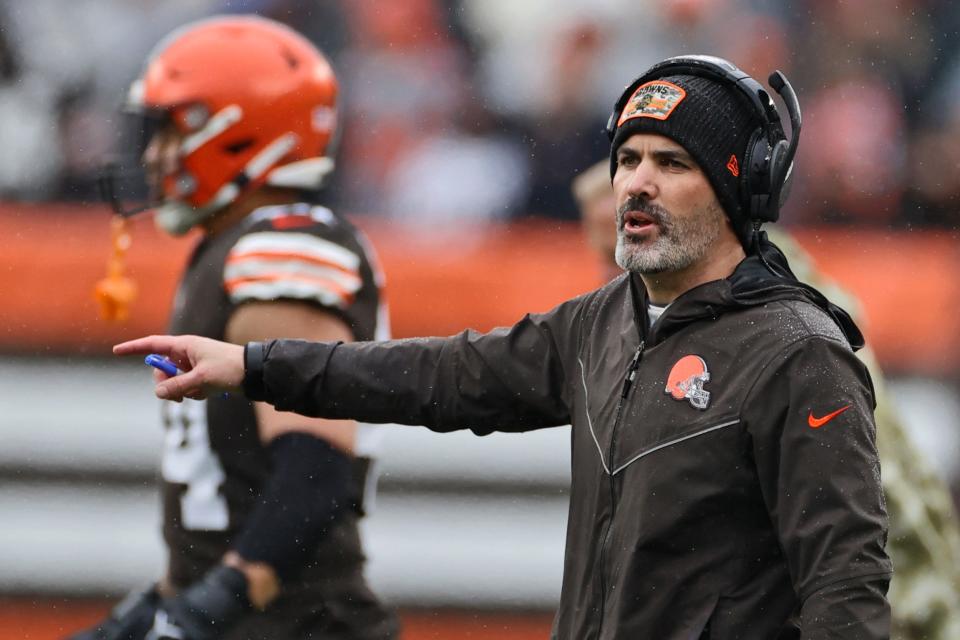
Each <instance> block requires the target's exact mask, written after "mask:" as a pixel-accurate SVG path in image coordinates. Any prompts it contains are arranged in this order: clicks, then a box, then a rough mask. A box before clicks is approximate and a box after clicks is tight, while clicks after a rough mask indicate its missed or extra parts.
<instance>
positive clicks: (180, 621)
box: [146, 565, 251, 640]
mask: <svg viewBox="0 0 960 640" xmlns="http://www.w3.org/2000/svg"><path fill="white" fill-rule="evenodd" d="M250 609H251V606H250V600H249V599H248V598H247V578H246V576H244V575H243V572H241V571H240V570H238V569H234V568H233V567H228V566H225V565H219V566H217V567H215V568H213V569H211V570H210V571H209V572H207V575H205V576H204V577H203V580H201V581H200V582H198V583H196V584H194V585H193V586H191V587H189V588H187V589H186V590H185V591H183V592H182V593H180V594H179V595H177V596H176V597H173V598H170V599H168V600H164V601H163V603H162V604H161V605H160V607H159V608H158V609H157V612H156V615H155V616H154V619H153V627H152V628H151V629H150V633H148V634H147V636H146V640H213V639H214V638H219V637H220V636H222V635H223V634H224V633H225V632H226V631H227V629H229V628H230V627H231V626H233V624H234V623H235V622H236V621H237V620H239V619H240V617H241V616H243V614H245V613H246V612H247V611H249V610H250Z"/></svg>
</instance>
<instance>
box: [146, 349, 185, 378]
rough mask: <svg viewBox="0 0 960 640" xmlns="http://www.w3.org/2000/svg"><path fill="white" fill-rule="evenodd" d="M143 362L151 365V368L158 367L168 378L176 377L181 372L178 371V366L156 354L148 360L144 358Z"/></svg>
mask: <svg viewBox="0 0 960 640" xmlns="http://www.w3.org/2000/svg"><path fill="white" fill-rule="evenodd" d="M143 361H144V362H145V363H147V364H148V365H150V366H151V367H156V368H157V369H160V371H163V372H164V373H165V374H167V375H168V376H175V375H177V374H178V373H180V370H179V369H177V365H175V364H173V363H172V362H170V361H169V360H167V359H166V358H164V357H163V356H161V355H159V354H156V353H151V354H150V355H148V356H147V357H146V358H144V359H143Z"/></svg>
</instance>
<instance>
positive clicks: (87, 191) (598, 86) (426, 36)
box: [0, 0, 960, 228]
mask: <svg viewBox="0 0 960 640" xmlns="http://www.w3.org/2000/svg"><path fill="white" fill-rule="evenodd" d="M251 12H252V13H259V14H261V15H265V16H269V17H271V18H274V19H277V20H280V21H283V22H286V23H288V24H290V25H291V26H293V27H294V28H296V29H298V30H299V31H301V32H302V33H304V34H305V35H306V36H307V37H308V38H310V39H311V40H313V41H314V42H316V43H317V44H318V45H319V46H320V47H321V48H322V49H323V50H324V51H325V52H326V53H327V55H328V56H329V57H330V59H331V60H332V62H333V64H334V66H335V68H336V69H337V72H338V74H339V77H340V81H341V89H342V95H343V100H342V103H341V104H342V106H343V109H342V110H341V113H340V116H341V119H342V120H341V121H342V123H343V125H344V126H343V128H342V131H341V139H340V143H339V152H338V163H339V165H340V170H339V171H338V172H337V174H336V184H335V185H334V189H332V190H331V192H330V193H331V195H332V197H333V198H334V199H335V200H336V202H335V204H336V205H337V206H338V207H339V208H340V210H341V211H345V212H347V213H353V214H378V215H384V216H391V217H394V218H397V219H400V220H404V221H408V222H411V223H415V224H423V225H425V226H429V227H436V226H444V225H447V226H449V225H453V224H462V223H473V222H484V221H488V220H507V219H516V218H520V217H525V216H534V215H535V216H547V217H552V218H555V219H570V218H574V217H576V215H577V207H576V204H575V202H574V201H573V198H572V195H571V193H570V189H569V182H570V180H571V178H572V177H573V176H574V175H576V174H577V173H578V172H580V171H581V170H583V169H585V168H586V167H589V166H590V165H592V164H593V163H595V162H596V161H597V160H600V159H602V158H604V157H605V156H606V153H607V144H608V143H607V140H606V137H605V136H604V135H603V133H602V128H603V125H604V123H605V122H606V119H607V116H608V115H609V110H610V108H611V105H612V103H613V101H614V100H615V99H616V97H617V96H618V95H619V93H620V91H621V90H622V88H623V87H624V85H626V84H627V83H628V82H630V81H631V80H632V79H633V78H634V77H635V76H636V75H638V74H639V73H640V72H641V71H642V70H644V69H645V68H646V67H647V66H649V65H650V64H652V63H653V62H656V61H658V60H660V59H662V58H664V57H666V56H668V55H675V54H681V53H694V52H700V53H712V54H715V55H720V56H723V57H727V58H729V59H730V60H732V61H733V62H735V63H736V64H738V65H739V66H741V67H742V68H743V69H744V70H746V71H747V72H749V73H751V74H752V75H754V76H755V77H757V78H758V79H760V80H762V81H765V80H766V77H767V75H768V74H769V72H770V71H772V70H773V69H775V68H779V69H782V70H783V71H784V72H785V73H786V74H787V76H788V77H789V78H790V79H791V81H792V82H793V84H794V86H795V87H796V88H797V91H798V94H799V96H800V100H801V105H802V107H803V110H804V130H803V136H802V140H803V142H802V144H801V145H800V161H799V163H798V170H797V179H796V181H795V184H794V194H793V196H792V199H791V202H790V204H789V206H788V208H787V210H786V211H785V213H784V219H785V221H786V222H788V223H792V224H857V225H873V226H891V227H896V228H913V227H921V226H922V227H929V226H933V227H955V226H956V224H957V221H958V208H960V206H958V205H960V171H958V168H960V6H958V5H957V3H955V2H953V0H791V1H788V0H564V2H555V1H553V0H523V2H517V1H516V0H394V1H390V2H384V1H382V0H80V1H77V2H63V1H62V0H31V1H30V2H20V1H18V0H0V143H2V146H3V153H2V154H0V198H5V199H27V200H70V201H81V202H82V201H93V200H95V199H96V192H95V189H94V186H93V180H92V178H93V176H94V175H95V174H96V171H97V168H98V167H99V165H100V164H101V163H102V162H103V161H104V159H105V158H106V157H108V156H109V154H110V153H111V152H112V151H113V150H114V146H115V144H116V140H117V138H118V135H117V133H118V131H119V130H120V128H121V124H120V120H119V108H120V106H121V105H122V101H123V96H124V91H125V89H126V87H127V86H128V84H129V82H130V81H131V80H132V79H133V78H134V77H135V76H136V74H137V72H138V70H139V68H140V65H141V63H142V60H143V58H144V57H145V56H146V54H147V53H148V51H149V50H150V49H151V48H152V46H153V45H154V44H155V43H156V42H157V40H158V39H160V38H161V37H162V36H163V35H164V34H165V33H167V32H168V31H170V30H171V29H172V28H174V27H175V26H177V25H179V24H182V23H184V22H188V21H190V20H194V19H196V18H198V17H202V16H204V15H212V14H217V13H251Z"/></svg>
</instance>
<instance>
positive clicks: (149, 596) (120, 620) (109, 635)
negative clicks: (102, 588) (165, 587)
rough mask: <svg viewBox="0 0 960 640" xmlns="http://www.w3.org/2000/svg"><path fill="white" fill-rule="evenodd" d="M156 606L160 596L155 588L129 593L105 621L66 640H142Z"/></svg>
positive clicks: (158, 603)
mask: <svg viewBox="0 0 960 640" xmlns="http://www.w3.org/2000/svg"><path fill="white" fill-rule="evenodd" d="M158 606H160V595H159V594H158V593H157V589H156V587H150V588H149V589H147V590H146V591H131V592H130V593H129V594H128V595H127V597H125V598H124V599H123V600H121V601H120V602H119V603H117V606H115V607H114V608H113V610H112V611H111V612H110V615H109V617H107V619H106V620H104V621H103V622H101V623H100V624H98V625H97V626H96V627H93V628H92V629H87V630H86V631H80V632H78V633H75V634H73V635H72V636H70V637H69V638H67V640H144V637H145V636H146V635H147V632H148V631H150V627H151V626H153V618H154V614H155V613H156V612H157V607H158Z"/></svg>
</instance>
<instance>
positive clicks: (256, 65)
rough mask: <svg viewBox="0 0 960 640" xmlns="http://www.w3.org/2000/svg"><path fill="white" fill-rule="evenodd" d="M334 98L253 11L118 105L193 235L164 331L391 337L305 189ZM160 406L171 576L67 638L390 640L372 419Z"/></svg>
mask: <svg viewBox="0 0 960 640" xmlns="http://www.w3.org/2000/svg"><path fill="white" fill-rule="evenodd" d="M336 98H337V80H336V77H335V76H334V73H333V71H332V69H331V67H330V65H329V64H328V63H327V60H326V59H325V58H324V56H323V55H322V54H321V53H320V52H319V51H318V50H317V49H316V48H315V47H314V46H313V45H312V44H310V43H309V42H308V41H307V40H306V39H304V38H303V37H301V36H300V35H298V34H297V33H295V32H294V31H293V30H291V29H289V28H287V27H285V26H283V25H280V24H278V23H275V22H272V21H269V20H266V19H262V18H256V17H237V16H232V17H217V18H213V19H209V20H204V21H201V22H197V23H193V24H190V25H187V26H186V27H183V28H181V29H179V30H177V31H175V32H173V33H172V34H170V35H169V36H168V37H167V38H166V39H165V40H164V41H162V42H161V43H160V44H159V45H158V46H157V47H156V49H155V50H154V52H153V53H152V54H151V55H150V57H149V58H148V60H147V63H146V65H145V69H144V71H143V74H142V76H141V77H140V78H139V79H138V80H137V81H136V82H134V83H133V85H132V87H131V89H130V92H129V105H130V107H132V108H133V109H134V110H136V111H137V112H138V113H139V114H141V115H142V116H143V118H144V122H145V123H149V125H150V127H149V131H150V133H149V134H148V135H147V136H146V139H147V146H146V150H145V151H144V153H143V155H142V162H143V165H144V168H145V169H146V171H147V177H148V180H147V181H148V184H149V185H150V187H151V193H152V196H153V199H154V200H155V202H154V206H153V209H154V211H155V216H156V222H157V224H158V225H159V226H160V227H161V228H162V229H163V230H165V231H167V232H169V233H170V234H173V235H177V236H179V235H183V234H185V233H187V232H188V231H190V230H192V229H199V230H200V231H201V232H202V236H201V240H200V241H199V243H198V244H197V246H196V248H195V250H194V252H193V254H192V256H191V257H190V260H189V262H188V264H187V265H186V268H185V271H184V273H183V276H182V279H181V281H180V285H179V289H178V291H177V295H176V299H175V303H174V307H173V312H172V319H171V323H170V327H169V328H170V332H171V333H190V334H200V335H204V336H209V337H211V338H218V339H224V340H228V341H233V342H236V343H238V344H244V343H246V342H248V341H250V340H262V339H265V338H276V337H280V336H291V335H293V336H299V337H302V338H304V339H309V340H342V341H352V340H374V339H385V338H387V337H388V333H389V329H388V327H387V324H386V318H387V316H386V313H385V307H384V303H383V299H382V294H381V286H382V284H383V282H382V277H381V276H380V273H379V271H378V268H377V266H376V262H375V259H374V256H373V253H372V250H371V248H370V247H369V246H368V244H367V243H366V241H365V240H364V238H363V236H362V235H361V234H360V233H359V232H358V231H357V230H356V229H354V227H352V226H351V225H350V224H349V223H348V222H347V221H346V220H344V219H343V218H341V217H339V216H337V215H336V214H335V213H333V212H332V211H330V210H329V209H327V208H325V207H323V206H320V205H319V204H317V203H316V202H315V201H314V198H313V194H315V192H316V191H318V189H319V188H320V186H321V185H322V183H323V179H324V177H325V176H326V175H327V174H328V173H329V172H330V171H331V170H332V168H333V160H332V159H331V157H330V156H331V147H332V142H333V139H334V136H335V132H336V127H337V112H336ZM164 405H165V406H164V407H163V423H164V425H165V439H164V440H165V445H164V452H163V459H162V476H163V489H162V493H163V532H164V538H165V541H166V544H167V547H168V550H169V561H168V565H167V573H166V575H165V577H163V579H162V580H160V581H159V582H158V584H157V585H156V586H154V587H153V588H151V589H149V590H147V591H146V592H144V593H141V594H133V595H132V596H130V597H128V598H127V600H125V601H124V602H122V603H121V604H120V605H118V606H117V607H116V608H115V609H114V611H113V612H112V613H111V615H110V617H109V618H108V619H107V620H105V621H104V622H102V623H101V624H100V625H98V626H97V627H95V628H94V629H90V630H87V631H84V632H81V633H79V634H78V635H75V636H73V638H75V639H76V640H93V639H99V640H110V639H120V638H123V639H140V638H151V639H160V638H176V639H179V640H201V639H207V638H229V639H240V638H244V639H246V638H274V639H284V638H313V639H323V640H327V639H335V638H337V639H339V638H350V639H353V640H357V639H367V638H369V639H374V638H377V639H382V638H393V637H395V636H396V634H397V622H396V619H395V617H394V615H393V614H392V613H391V612H389V611H388V610H386V609H385V608H384V607H383V606H382V605H381V603H380V602H379V601H378V600H377V598H376V597H375V596H374V595H373V593H371V591H370V589H369V588H368V586H367V584H366V581H365V578H364V554H363V550H362V548H361V542H360V538H359V535H358V529H357V523H358V519H359V518H360V517H361V515H362V513H363V505H362V498H363V494H364V492H365V488H366V486H367V484H368V483H367V479H368V471H369V466H370V465H369V462H370V457H369V456H370V453H371V450H372V449H373V445H374V434H373V432H372V431H371V429H372V428H373V427H370V426H369V425H358V424H356V423H353V422H350V421H331V420H320V419H311V418H304V417H301V416H297V415H294V414H291V413H280V412H277V411H275V410H274V409H273V408H272V407H270V406H269V405H266V404H261V403H251V402H249V401H247V400H245V399H244V398H242V397H239V396H220V397H216V398H211V399H209V400H206V401H186V402H184V403H182V404H177V403H173V402H167V403H164ZM318 461H322V464H318Z"/></svg>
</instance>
